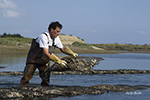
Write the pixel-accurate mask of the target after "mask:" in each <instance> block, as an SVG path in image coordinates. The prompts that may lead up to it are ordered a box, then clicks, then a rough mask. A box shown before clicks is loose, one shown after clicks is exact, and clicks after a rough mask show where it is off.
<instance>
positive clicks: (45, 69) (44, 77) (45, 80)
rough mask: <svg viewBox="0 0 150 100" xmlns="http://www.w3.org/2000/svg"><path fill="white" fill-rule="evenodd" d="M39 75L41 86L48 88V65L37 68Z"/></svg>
mask: <svg viewBox="0 0 150 100" xmlns="http://www.w3.org/2000/svg"><path fill="white" fill-rule="evenodd" d="M38 69H39V75H40V77H41V79H42V82H41V85H42V86H50V85H49V82H50V79H49V78H50V68H49V63H48V64H46V65H44V66H39V67H38Z"/></svg>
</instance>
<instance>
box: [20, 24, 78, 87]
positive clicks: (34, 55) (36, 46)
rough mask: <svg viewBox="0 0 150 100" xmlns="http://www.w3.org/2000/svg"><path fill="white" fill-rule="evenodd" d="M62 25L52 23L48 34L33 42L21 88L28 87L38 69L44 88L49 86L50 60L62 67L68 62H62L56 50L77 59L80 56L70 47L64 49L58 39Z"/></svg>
mask: <svg viewBox="0 0 150 100" xmlns="http://www.w3.org/2000/svg"><path fill="white" fill-rule="evenodd" d="M61 29H62V25H61V24H60V23H59V22H52V23H51V24H50V25H49V27H48V32H45V33H43V34H41V35H40V36H39V37H38V38H37V39H33V40H32V44H31V48H30V50H29V53H28V56H27V60H26V66H25V69H24V74H23V77H22V78H21V81H20V86H27V85H28V84H29V80H30V79H31V78H32V77H33V74H34V72H35V70H36V68H38V70H39V75H40V77H41V79H42V82H41V85H42V86H49V78H50V70H48V69H49V65H50V62H49V61H50V60H52V61H53V62H55V63H58V64H59V65H60V66H61V67H66V64H67V63H66V62H65V61H64V60H60V59H59V58H58V57H57V56H56V55H55V54H54V48H55V47H57V48H59V49H60V50H61V51H62V52H63V53H65V54H67V55H71V56H73V57H77V56H78V54H77V53H74V52H73V51H72V50H71V49H70V48H69V47H64V46H63V45H62V43H61V41H60V39H59V37H58V35H59V34H60V30H61ZM43 73H44V75H43Z"/></svg>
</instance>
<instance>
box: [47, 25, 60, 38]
mask: <svg viewBox="0 0 150 100" xmlns="http://www.w3.org/2000/svg"><path fill="white" fill-rule="evenodd" d="M61 29H62V25H61V24H60V23H59V22H52V23H51V24H50V25H49V27H48V31H49V33H50V36H51V38H56V37H57V36H58V35H59V34H60V30H61Z"/></svg>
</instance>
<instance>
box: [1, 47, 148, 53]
mask: <svg viewBox="0 0 150 100" xmlns="http://www.w3.org/2000/svg"><path fill="white" fill-rule="evenodd" d="M69 47H70V48H71V49H72V50H73V51H74V52H76V53H79V54H117V53H147V54H150V52H148V51H121V50H98V49H87V48H80V47H73V46H69ZM29 49H30V46H16V45H15V46H12V45H0V55H16V54H22V55H27V53H28V51H29ZM55 53H61V51H60V50H58V49H56V50H55Z"/></svg>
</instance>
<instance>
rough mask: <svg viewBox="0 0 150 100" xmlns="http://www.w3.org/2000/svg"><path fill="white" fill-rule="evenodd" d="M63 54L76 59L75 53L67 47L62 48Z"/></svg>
mask: <svg viewBox="0 0 150 100" xmlns="http://www.w3.org/2000/svg"><path fill="white" fill-rule="evenodd" d="M62 50H63V53H65V54H67V55H70V56H73V57H75V58H76V57H78V54H77V53H74V52H73V51H72V50H71V49H70V48H69V47H67V46H66V47H64V48H63V49H62Z"/></svg>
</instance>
